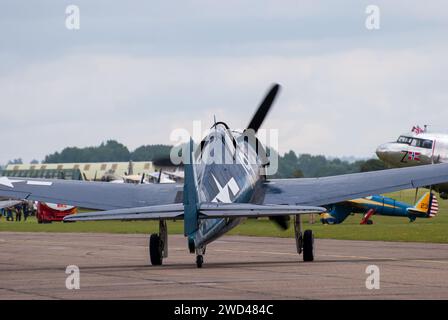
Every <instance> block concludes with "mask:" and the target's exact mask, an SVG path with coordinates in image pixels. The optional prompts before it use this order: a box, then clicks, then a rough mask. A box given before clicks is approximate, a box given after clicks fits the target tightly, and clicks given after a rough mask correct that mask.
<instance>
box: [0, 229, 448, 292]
mask: <svg viewBox="0 0 448 320" xmlns="http://www.w3.org/2000/svg"><path fill="white" fill-rule="evenodd" d="M147 242H148V236H146V235H125V234H85V233H79V234H75V233H12V232H1V233H0V299H448V245H447V244H423V243H396V242H373V241H344V240H321V239H316V261H315V262H311V263H305V262H303V261H302V258H301V257H300V256H298V255H297V254H296V253H295V243H294V239H281V238H261V237H242V236H226V237H223V238H221V239H220V240H218V241H216V242H214V243H212V244H211V245H209V246H208V247H207V252H206V255H205V263H204V267H203V268H202V269H197V268H196V265H195V263H194V261H195V257H194V255H191V254H189V253H188V250H187V244H186V240H185V238H184V237H183V236H180V235H172V236H170V237H169V257H168V258H167V259H166V260H164V265H163V266H158V267H153V266H150V265H148V264H149V262H148V260H149V258H148V252H147V251H148V249H147ZM68 265H76V266H78V267H79V269H80V289H79V290H68V289H67V288H66V285H65V283H66V277H67V276H68V275H67V274H66V273H65V271H66V267H67V266H68ZM369 265H376V266H378V268H379V270H380V278H379V279H380V280H379V281H380V282H379V283H380V289H371V290H369V289H367V288H366V279H367V277H368V274H366V267H367V266H369Z"/></svg>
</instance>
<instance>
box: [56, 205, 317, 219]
mask: <svg viewBox="0 0 448 320" xmlns="http://www.w3.org/2000/svg"><path fill="white" fill-rule="evenodd" d="M325 211H326V209H325V208H320V207H310V206H290V205H285V206H283V205H256V204H251V203H217V202H213V203H201V204H200V205H199V213H200V218H201V219H215V218H238V217H273V216H285V215H292V214H310V213H316V214H320V213H322V212H325ZM183 215H184V206H183V204H182V203H176V204H172V205H162V206H149V207H140V208H129V209H117V210H107V211H102V212H86V213H78V214H72V215H69V216H66V217H65V218H64V222H73V221H101V220H159V219H183V218H184V217H183Z"/></svg>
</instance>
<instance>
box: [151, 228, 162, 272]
mask: <svg viewBox="0 0 448 320" xmlns="http://www.w3.org/2000/svg"><path fill="white" fill-rule="evenodd" d="M149 257H150V259H151V264H152V265H153V266H160V265H162V260H163V257H162V244H161V241H160V237H159V235H158V234H152V235H151V236H150V237H149Z"/></svg>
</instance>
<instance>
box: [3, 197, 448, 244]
mask: <svg viewBox="0 0 448 320" xmlns="http://www.w3.org/2000/svg"><path fill="white" fill-rule="evenodd" d="M424 192H425V191H424V190H421V191H419V194H418V197H420V196H421V195H422V194H423V193H424ZM387 196H390V197H393V198H395V199H397V200H400V201H405V202H408V203H414V197H415V191H414V190H405V191H401V192H394V193H390V194H387ZM439 206H440V210H439V214H438V215H437V217H435V218H432V219H417V220H416V221H415V222H413V223H409V220H408V219H407V218H394V217H381V216H374V217H373V221H374V224H373V225H359V222H360V220H361V215H359V214H358V215H354V216H350V217H348V218H347V220H346V221H345V222H344V223H342V224H340V225H322V224H321V223H320V221H319V218H318V217H317V216H316V223H314V224H309V223H308V222H307V218H306V217H305V224H304V227H305V228H309V229H313V230H314V232H315V235H316V237H317V238H327V239H347V240H384V241H416V242H439V243H448V232H447V231H448V201H445V200H440V199H439ZM157 228H158V223H157V222H148V221H131V222H121V221H97V222H77V223H60V222H54V223H51V224H38V223H37V222H36V220H35V219H34V217H33V218H30V219H29V220H28V221H26V222H6V221H5V219H4V218H2V219H1V220H0V232H1V231H20V232H103V233H145V234H149V233H153V232H157ZM168 230H169V233H170V234H182V233H183V221H176V222H168ZM229 234H233V235H249V236H269V237H294V230H293V228H289V230H287V231H281V230H279V229H278V228H277V227H276V226H275V225H274V224H273V223H272V222H270V221H269V220H267V219H258V220H254V219H249V220H246V221H245V222H244V223H242V224H241V225H239V226H238V227H237V228H235V229H234V230H232V231H231V232H230V233H229Z"/></svg>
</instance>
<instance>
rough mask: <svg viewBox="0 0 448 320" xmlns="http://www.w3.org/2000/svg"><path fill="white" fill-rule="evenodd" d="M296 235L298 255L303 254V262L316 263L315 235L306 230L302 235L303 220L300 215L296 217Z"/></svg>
mask: <svg viewBox="0 0 448 320" xmlns="http://www.w3.org/2000/svg"><path fill="white" fill-rule="evenodd" d="M294 234H295V238H296V248H297V253H298V254H302V253H303V261H314V234H313V231H312V230H305V232H304V233H302V220H301V217H300V215H299V214H298V215H295V216H294Z"/></svg>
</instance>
